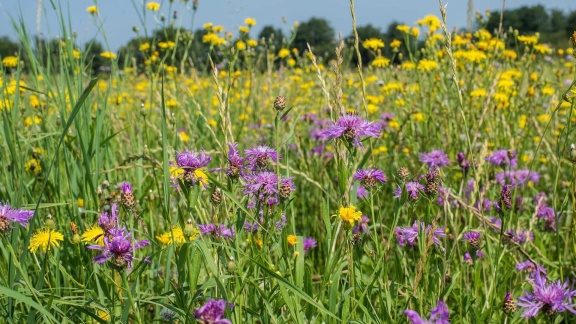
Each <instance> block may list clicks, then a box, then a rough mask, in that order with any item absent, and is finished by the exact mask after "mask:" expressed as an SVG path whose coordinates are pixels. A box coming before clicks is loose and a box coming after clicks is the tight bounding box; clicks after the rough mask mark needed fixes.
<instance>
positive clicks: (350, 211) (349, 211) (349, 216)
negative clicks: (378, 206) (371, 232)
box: [339, 205, 362, 225]
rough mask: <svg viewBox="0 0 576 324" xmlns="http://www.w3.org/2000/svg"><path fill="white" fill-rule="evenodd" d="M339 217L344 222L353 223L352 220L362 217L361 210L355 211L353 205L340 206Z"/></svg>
mask: <svg viewBox="0 0 576 324" xmlns="http://www.w3.org/2000/svg"><path fill="white" fill-rule="evenodd" d="M339 217H340V219H342V220H343V221H344V222H346V223H348V224H350V225H354V222H356V221H358V220H360V219H361V218H362V212H361V211H356V207H355V206H354V205H350V206H349V207H344V206H342V207H340V211H339Z"/></svg>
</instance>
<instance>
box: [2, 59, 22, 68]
mask: <svg viewBox="0 0 576 324" xmlns="http://www.w3.org/2000/svg"><path fill="white" fill-rule="evenodd" d="M19 61H20V60H19V59H18V57H16V56H6V57H4V58H3V59H2V65H3V66H4V67H7V68H15V67H16V66H17V65H18V62H19Z"/></svg>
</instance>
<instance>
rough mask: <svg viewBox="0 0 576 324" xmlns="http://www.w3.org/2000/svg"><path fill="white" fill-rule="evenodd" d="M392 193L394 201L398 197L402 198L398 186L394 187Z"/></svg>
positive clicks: (400, 189) (400, 188)
mask: <svg viewBox="0 0 576 324" xmlns="http://www.w3.org/2000/svg"><path fill="white" fill-rule="evenodd" d="M392 193H393V194H394V198H395V199H399V198H400V197H402V187H400V186H398V187H396V188H395V189H394V191H393V192H392Z"/></svg>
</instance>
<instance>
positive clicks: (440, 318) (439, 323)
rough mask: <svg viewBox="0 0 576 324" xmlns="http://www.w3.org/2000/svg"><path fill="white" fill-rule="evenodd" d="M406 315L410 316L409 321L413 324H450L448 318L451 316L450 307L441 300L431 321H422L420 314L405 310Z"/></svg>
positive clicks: (432, 314) (431, 315)
mask: <svg viewBox="0 0 576 324" xmlns="http://www.w3.org/2000/svg"><path fill="white" fill-rule="evenodd" d="M404 315H406V316H408V320H409V321H410V323H412V324H450V321H449V320H448V317H449V316H450V312H449V311H448V306H447V305H446V304H444V303H443V302H442V301H440V300H439V301H438V304H437V305H436V307H434V309H432V312H431V313H430V319H429V320H424V319H422V317H420V314H418V313H417V312H416V311H413V310H411V309H407V310H405V311H404Z"/></svg>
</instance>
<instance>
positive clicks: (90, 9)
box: [86, 6, 98, 15]
mask: <svg viewBox="0 0 576 324" xmlns="http://www.w3.org/2000/svg"><path fill="white" fill-rule="evenodd" d="M86 11H87V12H88V13H89V14H91V15H94V14H96V13H98V7H96V6H90V7H88V8H86Z"/></svg>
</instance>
